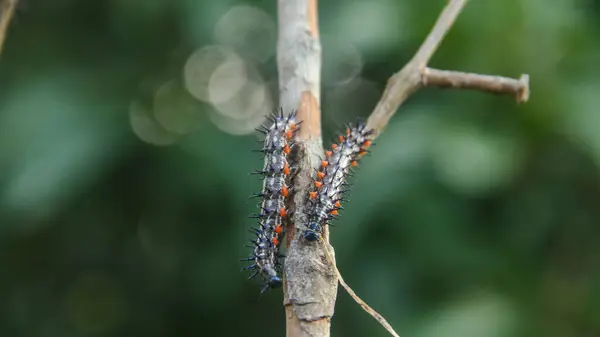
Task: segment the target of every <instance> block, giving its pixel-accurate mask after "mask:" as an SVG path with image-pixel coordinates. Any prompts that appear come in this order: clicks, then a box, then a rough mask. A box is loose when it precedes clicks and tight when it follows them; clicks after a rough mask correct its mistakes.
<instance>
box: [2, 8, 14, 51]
mask: <svg viewBox="0 0 600 337" xmlns="http://www.w3.org/2000/svg"><path fill="white" fill-rule="evenodd" d="M16 7H17V0H4V1H3V2H2V4H1V5H0V10H1V12H0V55H2V50H3V49H4V41H5V40H6V35H7V32H8V26H9V25H10V20H11V19H12V17H13V14H14V13H15V8H16Z"/></svg>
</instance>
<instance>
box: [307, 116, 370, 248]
mask: <svg viewBox="0 0 600 337" xmlns="http://www.w3.org/2000/svg"><path fill="white" fill-rule="evenodd" d="M372 134H373V131H372V130H367V129H366V125H365V124H364V123H362V122H361V121H358V122H357V123H356V126H353V127H350V126H349V127H348V128H347V129H346V136H341V135H340V136H339V137H338V140H339V142H338V143H337V144H332V145H331V150H327V151H325V159H324V160H322V161H321V165H320V168H319V169H318V170H317V172H316V177H314V178H313V179H314V187H315V189H314V190H313V191H311V192H309V195H308V197H309V200H310V201H311V202H312V205H311V211H310V214H309V222H308V229H307V230H306V231H305V232H304V238H305V239H306V240H308V241H315V240H317V239H318V238H319V235H321V234H322V232H323V227H324V226H325V225H328V224H329V223H330V221H331V220H333V219H336V218H337V217H338V215H339V211H340V210H341V209H342V205H341V202H342V201H344V198H343V194H344V193H345V192H346V190H344V188H345V187H346V186H347V183H346V179H347V178H348V176H349V174H350V171H351V168H352V167H356V166H357V165H358V164H357V162H358V160H359V159H360V158H361V157H362V156H364V155H365V154H366V153H367V148H368V147H369V146H371V140H369V139H368V136H370V135H372Z"/></svg>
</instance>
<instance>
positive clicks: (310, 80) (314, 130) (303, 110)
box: [277, 0, 337, 337]
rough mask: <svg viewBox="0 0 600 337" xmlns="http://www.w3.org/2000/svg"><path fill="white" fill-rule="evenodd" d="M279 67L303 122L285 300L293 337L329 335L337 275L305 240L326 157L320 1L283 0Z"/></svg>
mask: <svg viewBox="0 0 600 337" xmlns="http://www.w3.org/2000/svg"><path fill="white" fill-rule="evenodd" d="M278 22H279V35H278V41H277V69H278V72H279V102H280V105H281V107H282V108H283V111H285V112H286V113H289V112H290V111H293V110H296V109H297V110H298V115H297V118H298V120H299V121H301V122H302V124H301V125H300V131H299V133H298V134H297V136H296V139H295V140H296V142H297V146H296V150H295V151H294V153H293V154H292V155H293V156H294V157H293V158H294V162H295V163H296V165H297V171H296V172H297V173H296V176H295V177H294V179H293V182H292V185H293V191H294V193H293V195H292V198H291V200H292V203H291V204H290V205H288V208H289V209H290V211H291V213H292V214H293V216H292V223H293V224H291V225H289V226H288V228H287V229H286V232H287V233H288V234H287V240H286V243H287V244H286V246H287V251H286V258H285V263H284V278H285V281H284V289H283V290H284V294H283V297H284V299H283V303H284V306H285V312H286V333H287V336H288V337H300V336H312V337H317V336H318V337H325V336H329V328H330V319H331V317H332V316H333V309H334V306H335V300H336V294H337V278H336V276H335V272H334V271H333V270H332V268H331V266H330V265H329V263H327V259H326V257H325V252H324V251H323V250H322V249H321V248H320V246H319V245H316V244H310V243H308V242H307V241H306V240H303V239H302V235H301V233H302V232H303V231H304V230H305V229H306V221H307V219H306V218H305V217H304V216H303V215H304V214H308V211H307V210H308V208H309V205H308V198H307V196H308V192H309V190H310V188H311V186H312V182H313V180H312V172H314V169H315V168H317V167H318V164H319V163H320V158H321V157H322V156H323V145H322V140H321V110H320V109H321V107H320V104H321V103H320V102H321V91H320V86H321V80H320V76H321V44H320V42H319V31H318V20H317V0H278Z"/></svg>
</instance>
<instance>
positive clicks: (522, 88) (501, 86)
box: [422, 68, 529, 103]
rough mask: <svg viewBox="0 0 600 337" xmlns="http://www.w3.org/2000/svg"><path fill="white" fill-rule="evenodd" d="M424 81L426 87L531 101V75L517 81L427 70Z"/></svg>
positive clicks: (499, 77)
mask: <svg viewBox="0 0 600 337" xmlns="http://www.w3.org/2000/svg"><path fill="white" fill-rule="evenodd" d="M422 81H423V86H424V87H440V88H455V89H475V90H479V91H485V92H489V93H492V94H511V95H513V96H514V97H515V100H516V101H517V103H525V102H527V100H528V99H529V75H521V78H519V79H518V80H517V79H514V78H508V77H502V76H492V75H480V74H473V73H463V72H460V71H451V70H439V69H432V68H425V70H424V71H423V76H422Z"/></svg>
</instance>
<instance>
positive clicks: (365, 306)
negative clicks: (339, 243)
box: [319, 238, 400, 337]
mask: <svg viewBox="0 0 600 337" xmlns="http://www.w3.org/2000/svg"><path fill="white" fill-rule="evenodd" d="M319 243H321V245H322V248H323V250H324V251H325V256H326V257H327V261H328V262H329V264H330V265H331V266H332V267H333V270H334V271H335V274H336V276H337V278H338V281H339V282H340V284H341V285H342V287H344V289H345V290H346V292H348V295H350V297H352V299H354V301H355V302H356V303H358V304H359V305H360V306H361V308H363V310H364V311H366V312H367V313H368V314H369V315H371V317H373V318H375V319H376V320H377V322H379V324H381V326H383V327H384V328H385V329H386V330H387V331H388V332H389V333H390V335H392V336H394V337H400V335H398V333H397V332H396V331H395V330H394V328H392V326H391V325H390V323H388V321H386V320H385V318H383V316H381V314H379V313H378V312H377V311H375V309H373V308H371V307H370V306H369V305H368V304H367V303H366V302H365V301H363V300H362V299H361V298H360V297H358V295H356V293H355V292H354V290H352V288H350V286H349V285H348V284H347V283H346V281H344V279H343V278H342V274H340V271H339V270H338V268H337V265H336V264H335V261H334V260H333V258H332V257H331V254H330V253H329V249H328V248H327V244H326V243H325V241H323V240H322V239H321V238H319Z"/></svg>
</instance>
